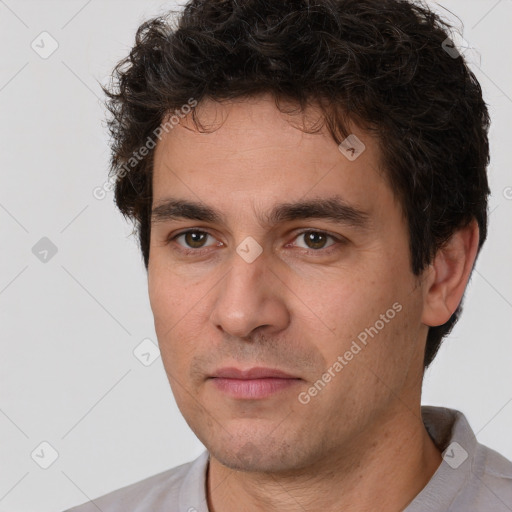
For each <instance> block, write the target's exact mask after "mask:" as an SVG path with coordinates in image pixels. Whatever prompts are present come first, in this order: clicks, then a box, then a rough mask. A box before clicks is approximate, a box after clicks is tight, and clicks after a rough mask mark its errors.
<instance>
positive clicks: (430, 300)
mask: <svg viewBox="0 0 512 512" xmlns="http://www.w3.org/2000/svg"><path fill="white" fill-rule="evenodd" d="M478 242H479V229H478V224H477V222H476V220H475V219H473V220H472V221H471V222H470V224H468V225H467V226H466V227H464V228H461V229H459V230H457V231H456V232H455V233H454V234H453V235H452V236H451V238H450V239H449V240H448V241H447V242H446V244H445V245H443V247H441V248H440V249H439V250H438V251H437V254H436V256H435V258H434V260H433V262H432V263H431V264H430V266H429V268H428V270H426V272H429V275H427V278H426V279H425V290H424V305H423V315H422V322H423V323H424V324H425V325H428V326H429V327H434V326H437V325H442V324H444V323H446V322H447V321H448V320H449V319H450V317H451V315H452V314H453V313H454V311H455V310H456V309H457V307H458V305H459V304H460V301H461V300H462V297H463V295H464V290H465V289H466V285H467V283H468V281H469V277H470V275H471V271H472V270H473V265H474V263H475V259H476V255H477V252H478Z"/></svg>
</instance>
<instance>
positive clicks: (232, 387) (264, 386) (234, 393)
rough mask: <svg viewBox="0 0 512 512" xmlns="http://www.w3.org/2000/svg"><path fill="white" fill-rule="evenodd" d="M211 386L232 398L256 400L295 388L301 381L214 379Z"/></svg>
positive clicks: (273, 378)
mask: <svg viewBox="0 0 512 512" xmlns="http://www.w3.org/2000/svg"><path fill="white" fill-rule="evenodd" d="M212 380H213V384H214V385H215V386H217V388H218V389H220V390H221V391H223V392H224V393H226V394H227V395H229V396H231V397H232V398H242V399H246V400H256V399H261V398H267V397H269V396H271V395H273V394H275V393H277V392H279V391H283V390H285V389H289V388H291V387H293V386H296V385H297V383H298V382H300V380H301V379H281V378H276V377H268V378H263V379H226V378H223V377H216V378H214V379H212Z"/></svg>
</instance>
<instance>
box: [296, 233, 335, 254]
mask: <svg viewBox="0 0 512 512" xmlns="http://www.w3.org/2000/svg"><path fill="white" fill-rule="evenodd" d="M301 238H302V239H303V240H304V243H305V246H304V247H302V248H303V249H312V250H314V251H318V250H320V249H327V248H329V247H331V245H334V244H335V243H336V242H337V241H338V242H341V240H338V239H337V238H335V237H334V236H332V235H329V234H328V233H325V232H324V231H313V230H307V231H302V232H301V233H299V234H298V235H297V238H296V239H301ZM329 238H330V239H331V240H334V242H333V243H331V244H330V245H325V244H326V242H327V240H328V239H329ZM299 247H300V246H299Z"/></svg>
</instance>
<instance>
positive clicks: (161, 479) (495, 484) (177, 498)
mask: <svg viewBox="0 0 512 512" xmlns="http://www.w3.org/2000/svg"><path fill="white" fill-rule="evenodd" d="M421 410H422V416H423V422H424V424H425V427H426V428H427V431H428V433H429V434H430V437H431V438H432V439H433V440H434V442H435V444H436V446H437V447H438V448H439V449H440V450H441V451H442V452H443V461H442V462H441V465H440V466H439V468H438V469H437V471H436V472H435V473H434V475H433V476H432V478H431V479H430V481H429V482H428V484H427V485H426V486H425V487H424V488H423V490H422V491H421V492H420V493H419V494H418V495H417V496H416V498H414V500H413V501H412V502H411V503H410V504H409V505H408V506H407V507H406V508H405V510H404V511H403V512H512V462H510V461H509V460H507V459H505V458H504V457H502V456H501V455H500V454H499V453H497V452H495V451H494V450H491V449H490V448H487V447H486V446H483V445H481V444H480V443H478V442H477V440H476V437H475V434H474V433H473V431H472V430H471V427H470V426H469V424H468V422H467V420H466V418H465V416H464V415H463V414H462V413H460V412H459V411H455V410H453V409H445V408H441V407H430V406H423V407H422V409H421ZM207 466H208V452H206V451H205V452H203V454H202V455H200V456H199V457H198V458H197V459H196V460H194V461H193V462H189V463H188V464H183V465H182V466H178V467H176V468H173V469H170V470H167V471H164V472H163V473H159V474H157V475H154V476H152V477H149V478H146V479H145V480H142V481H140V482H137V483H135V484H132V485H129V486H128V487H123V488H122V489H119V490H117V491H114V492H112V493H109V494H106V495H105V496H102V497H100V498H97V499H95V500H92V501H91V502H88V503H85V504H83V505H81V506H79V507H75V508H72V509H70V510H69V511H66V512H98V509H99V510H101V511H102V512H208V506H207V501H206V469H207Z"/></svg>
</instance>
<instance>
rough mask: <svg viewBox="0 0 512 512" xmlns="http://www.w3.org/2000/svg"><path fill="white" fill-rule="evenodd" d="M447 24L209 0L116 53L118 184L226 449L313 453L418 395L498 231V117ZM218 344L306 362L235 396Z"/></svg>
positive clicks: (154, 292)
mask: <svg viewBox="0 0 512 512" xmlns="http://www.w3.org/2000/svg"><path fill="white" fill-rule="evenodd" d="M448 29H449V27H448V25H446V24H445V23H444V22H443V21H442V20H441V19H440V18H439V17H438V16H436V15H435V14H433V13H432V12H431V11H429V10H428V8H427V7H425V6H422V5H419V4H413V3H411V2H408V1H403V0H357V1H355V0H314V1H313V0H297V1H286V2H271V1H269V0H252V1H246V2H241V3H238V2H234V1H228V0H226V1H211V0H196V1H191V2H189V3H188V4H187V6H186V7H185V9H184V11H183V13H182V14H180V17H179V22H178V24H177V26H172V24H171V22H170V16H169V17H165V16H163V17H158V18H155V19H153V20H150V21H148V22H146V23H144V24H143V25H142V26H141V27H140V28H139V30H138V32H137V37H136V44H135V46H134V48H133V50H132V51H131V53H130V55H129V57H127V58H126V59H124V60H123V61H121V62H120V63H119V65H118V66H117V67H116V69H115V73H114V78H115V86H113V87H112V88H111V90H107V89H105V92H106V93H107V95H108V97H109V101H108V103H107V105H108V108H109V109H110V111H111V113H112V118H111V120H110V129H111V133H112V136H113V146H112V148H113V156H112V170H111V173H112V175H113V176H114V177H116V178H117V180H116V184H115V200H116V203H117V205H118V207H119V208H120V210H121V212H122V213H123V214H124V215H126V216H128V217H130V218H131V219H132V220H133V221H134V223H135V226H136V232H137V234H138V237H139V241H140V247H141V251H142V255H143V260H144V264H145V266H146V269H147V270H148V284H149V294H150V300H151V306H152V309H153V313H154V316H155V327H156V332H157V335H158V339H159V344H160V348H161V352H162V358H163V361H164V365H165V367H166V370H167V373H168V376H169V380H170V382H171V386H172V388H173V392H174V394H175V396H176V399H177V402H178V406H179V407H180V409H181V410H182V412H183V414H184V416H185V419H187V421H188V422H189V424H190V425H191V427H192V428H193V430H194V431H195V432H196V434H197V435H198V437H199V438H200V439H201V440H202V441H203V442H204V444H205V445H206V446H207V447H209V448H210V449H211V451H212V452H213V453H218V454H219V458H220V459H221V460H222V458H224V460H225V462H226V464H228V465H229V464H231V465H232V466H234V467H235V466H236V463H235V461H234V459H233V458H232V454H233V453H236V454H237V456H238V457H239V456H240V454H241V453H242V454H243V453H244V450H246V451H248V452H251V449H253V450H256V453H257V454H261V453H263V452H265V453H266V452H269V453H273V454H276V455H275V457H274V459H273V460H272V461H269V460H266V461H262V464H263V466H264V467H266V468H271V467H273V468H281V469H284V468H286V467H297V466H300V465H301V464H306V463H307V461H311V460H312V458H314V457H317V456H320V455H318V454H321V453H323V452H328V451H329V450H332V448H333V445H334V443H338V444H339V443H340V442H342V441H340V440H347V439H350V438H353V437H354V435H355V433H356V432H358V431H360V430H361V429H362V428H364V427H365V426H368V425H369V424H371V422H372V421H373V420H374V419H375V418H378V417H381V418H382V415H384V414H391V412H390V411H395V412H396V411H397V407H398V405H397V397H400V401H402V402H408V401H411V403H413V402H414V400H416V399H417V398H418V393H419V388H420V387H421V377H422V375H423V370H424V368H425V367H427V366H428V365H429V364H430V363H431V362H432V360H433V358H434V356H435V354H436V353H437V350H438V348H439V345H440V343H441V341H442V339H443V337H445V336H446V335H447V334H448V333H449V332H450V330H451V329H452V327H453V325H454V324H455V322H456V321H457V319H458V316H459V313H460V308H461V303H462V297H463V293H464V289H465V285H466V283H467V280H468V279H469V275H470V273H471V270H472V267H473V264H474V261H475V259H476V257H477V254H478V251H479V250H480V248H481V246H482V244H483V242H484V240H485V238H486V231H487V230H486V225H487V196H488V194H489V189H488V183H487V176H486V166H487V164H488V160H489V155H488V150H489V148H488V139H487V132H488V126H489V118H488V113H487V109H486V106H485V103H484V101H483V99H482V94H481V89H480V86H479V84H478V82H477V80H476V78H475V77H474V75H473V74H472V73H471V71H470V70H469V69H468V67H467V65H466V63H465V62H464V59H463V57H462V56H459V57H457V58H454V57H453V54H452V55H450V54H449V53H448V52H446V51H445V50H444V49H443V48H444V44H443V43H444V41H445V40H446V38H447V37H448ZM163 128H165V129H163ZM354 135H355V137H356V139H354ZM347 138H348V142H344V141H346V139H347ZM354 140H355V141H356V144H355V146H354ZM358 141H360V142H362V144H363V145H359V142H358ZM340 143H341V146H339V145H340ZM350 147H352V148H353V149H355V152H354V150H350ZM142 148H145V150H144V149H142ZM347 148H348V149H349V151H348V152H347ZM350 151H351V152H350ZM349 157H350V158H349ZM191 228H195V230H192V231H190V230H191ZM187 229H188V230H189V232H188V233H184V231H187ZM307 230H309V231H307ZM305 231H307V232H305ZM249 254H250V257H248V255H249ZM349 352H350V353H351V354H352V356H350V354H349ZM344 355H346V357H343V356H344ZM339 356H342V359H343V362H342V361H340V359H339ZM336 362H338V365H336V364H335V363H336ZM226 366H236V367H244V368H247V367H255V366H265V367H272V368H279V369H281V370H283V371H286V372H287V373H289V374H290V375H292V376H294V377H296V380H295V381H294V382H293V383H292V384H290V386H289V387H288V388H286V389H285V390H282V391H279V392H278V393H276V394H274V395H272V397H271V398H269V399H265V400H237V399H233V398H229V397H226V395H225V394H223V393H222V392H221V391H219V389H218V387H216V385H215V384H214V382H213V381H214V379H211V378H210V377H212V375H213V374H214V373H215V372H217V371H218V370H219V368H221V367H226ZM340 366H341V368H340ZM319 380H320V381H321V383H319ZM315 383H317V384H316V387H315ZM322 383H323V384H322ZM313 388H314V389H316V390H317V391H316V392H315V391H313ZM300 397H302V400H301V399H300ZM327 424H329V425H337V426H336V427H329V428H331V431H329V432H326V431H325V429H326V428H328V427H326V425H327ZM278 425H280V426H278ZM332 429H334V431H333V430H332ZM311 432H317V433H318V435H317V436H313V437H314V439H312V440H311ZM305 439H308V442H305ZM326 439H327V441H326ZM297 446H302V447H303V449H302V452H301V453H297V448H296V447H297ZM222 447H224V448H222ZM244 447H245V448H244ZM247 447H249V448H247ZM262 447H265V450H261V448H262ZM268 448H270V449H271V450H270V451H268V450H267V449H268ZM230 454H231V455H230ZM253 455H254V454H253ZM248 456H249V458H250V456H251V453H248ZM277 459H278V460H277ZM245 460H247V457H246V459H245ZM246 466H247V463H245V466H244V464H241V466H240V467H246Z"/></svg>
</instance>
